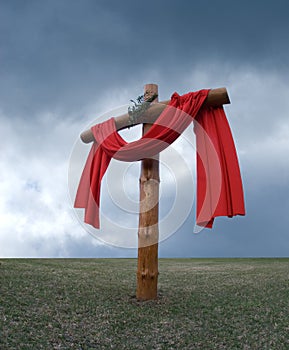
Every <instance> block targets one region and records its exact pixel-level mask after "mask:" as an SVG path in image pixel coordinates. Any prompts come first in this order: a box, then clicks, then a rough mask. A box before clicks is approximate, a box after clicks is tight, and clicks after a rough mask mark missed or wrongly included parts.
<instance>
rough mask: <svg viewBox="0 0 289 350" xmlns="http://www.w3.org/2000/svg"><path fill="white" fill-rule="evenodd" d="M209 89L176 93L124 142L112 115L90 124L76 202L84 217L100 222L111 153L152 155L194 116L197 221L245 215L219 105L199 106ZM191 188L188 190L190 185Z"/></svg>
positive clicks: (118, 155) (232, 147) (227, 130)
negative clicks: (135, 137)
mask: <svg viewBox="0 0 289 350" xmlns="http://www.w3.org/2000/svg"><path fill="white" fill-rule="evenodd" d="M208 92H209V90H200V91H197V92H190V93H187V94H185V95H182V96H180V95H178V94H177V93H174V94H173V95H172V97H171V101H170V104H169V105H168V107H167V108H166V109H165V110H164V111H163V112H162V113H161V115H160V116H159V117H158V119H157V120H156V122H155V123H154V124H153V125H152V127H151V128H150V129H149V131H148V132H147V133H146V134H145V135H144V136H143V137H142V138H141V139H139V140H137V141H134V142H131V143H127V142H126V141H125V140H124V139H123V138H122V137H121V136H120V135H119V133H118V132H117V130H116V127H115V122H114V119H113V118H111V119H109V120H107V121H105V122H104V123H101V124H97V125H95V126H93V127H92V128H91V130H92V132H93V135H94V138H95V142H94V144H93V146H92V148H91V150H90V153H89V155H88V159H87V161H86V164H85V167H84V169H83V173H82V176H81V179H80V183H79V186H78V190H77V194H76V198H75V203H74V207H75V208H84V209H85V215H84V221H85V222H86V223H88V224H90V225H92V226H94V227H95V228H99V227H100V220H99V205H100V186H101V180H102V177H103V176H104V174H105V172H106V170H107V167H108V165H109V163H110V160H111V158H115V159H118V160H121V161H127V162H131V161H137V160H141V159H144V158H149V157H153V156H154V155H156V154H157V153H159V152H161V151H162V150H164V149H165V148H166V147H168V146H169V145H170V144H171V143H173V142H174V141H175V140H176V139H177V138H178V137H179V136H180V134H181V133H182V132H183V131H184V130H185V129H186V128H187V127H188V125H189V124H190V123H191V122H192V121H193V120H194V124H195V126H194V131H195V134H196V144H197V220H196V221H197V225H200V226H205V227H212V225H213V221H214V218H215V217H217V216H229V217H232V216H234V215H244V214H245V207H244V196H243V188H242V180H241V175H240V169H239V164H238V158H237V154H236V150H235V145H234V141H233V138H232V134H231V130H230V127H229V124H228V122H227V118H226V115H225V113H224V110H223V108H222V107H217V108H212V107H206V106H203V107H202V105H203V103H204V101H205V99H206V97H207V95H208ZM188 190H189V189H188Z"/></svg>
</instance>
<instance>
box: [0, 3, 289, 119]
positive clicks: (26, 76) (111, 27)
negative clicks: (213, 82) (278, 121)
mask: <svg viewBox="0 0 289 350" xmlns="http://www.w3.org/2000/svg"><path fill="white" fill-rule="evenodd" d="M287 13H288V5H287V2H286V1H274V2H273V1H263V2H262V3H259V2H252V1H243V2H232V1H218V2H214V1H208V0H206V1H201V2H194V1H180V2H175V1H147V2H146V3H143V2H140V1H126V2H125V3H122V2H119V1H92V0H85V1H81V2H71V1H54V0H51V1H29V2H26V1H1V4H0V50H1V51H0V52H1V56H0V59H1V66H0V74H1V87H0V105H1V109H2V111H4V113H6V114H9V115H11V116H12V115H18V116H19V115H21V117H22V118H23V117H24V116H26V117H33V116H34V117H35V113H37V112H39V111H40V110H50V111H51V110H62V111H64V112H66V113H69V112H70V113H71V112H72V111H77V112H79V111H81V110H82V108H84V106H85V105H86V104H88V103H91V101H95V100H97V99H98V98H99V97H100V96H101V95H102V92H103V91H104V90H109V89H110V88H112V87H118V88H120V87H121V86H122V87H123V86H128V85H133V84H135V83H136V82H138V83H137V84H139V81H142V80H143V79H144V77H145V76H149V73H148V72H151V71H157V72H158V75H160V76H162V75H170V76H177V75H178V74H179V72H180V71H181V70H185V69H191V68H192V67H193V66H194V65H196V64H197V63H198V62H206V61H212V60H217V61H221V62H223V63H224V64H231V65H233V66H234V67H236V66H238V64H239V63H240V62H242V64H244V63H246V62H248V63H250V64H252V63H253V64H257V65H258V66H264V68H268V67H270V68H274V67H275V68H276V69H280V68H281V69H282V68H283V69H284V68H286V69H287V67H288V63H287V56H288V49H286V47H285V43H286V41H287V33H288V27H289V24H288V20H287Z"/></svg>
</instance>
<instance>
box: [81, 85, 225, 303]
mask: <svg viewBox="0 0 289 350" xmlns="http://www.w3.org/2000/svg"><path fill="white" fill-rule="evenodd" d="M154 94H157V95H158V85H156V84H146V85H145V87H144V96H145V98H146V99H149V97H151V96H152V95H154ZM156 102H158V98H156V99H155V100H154V101H153V102H152V103H151V105H150V107H149V108H148V109H147V110H146V111H145V112H144V113H143V114H142V115H141V116H140V117H139V118H138V119H137V120H136V121H135V122H134V124H132V122H131V119H130V116H129V114H128V113H126V114H123V115H121V116H119V117H116V118H114V119H115V125H116V129H117V130H122V129H125V128H128V127H131V126H133V125H137V124H143V131H142V133H143V135H144V134H145V133H146V132H147V131H148V130H149V129H150V127H151V125H152V124H153V123H154V121H155V120H156V119H157V118H158V116H159V115H160V113H161V112H162V111H163V110H164V109H165V108H166V106H167V105H168V104H169V102H170V100H167V101H162V102H161V103H156ZM227 103H230V100H229V97H228V94H227V90H226V89H225V88H219V89H212V90H210V91H209V94H208V96H207V99H206V100H205V102H204V104H206V105H207V106H214V107H215V106H220V105H223V104H227ZM81 139H82V141H83V142H85V143H89V142H92V141H93V140H94V137H93V135H92V132H91V130H87V131H85V132H83V133H82V134H81ZM139 180H140V182H139V186H140V211H139V228H138V269H137V289H136V297H137V299H138V300H153V299H156V298H157V285H158V274H159V272H158V241H159V227H158V222H159V220H158V218H159V205H158V204H159V183H160V178H159V154H157V155H156V156H154V158H149V159H143V160H142V161H141V173H140V179H139Z"/></svg>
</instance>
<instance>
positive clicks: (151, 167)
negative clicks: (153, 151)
mask: <svg viewBox="0 0 289 350" xmlns="http://www.w3.org/2000/svg"><path fill="white" fill-rule="evenodd" d="M144 93H145V94H146V97H147V98H148V97H150V96H151V95H152V94H158V86H157V85H156V84H146V85H145V87H144ZM155 101H156V102H157V101H158V99H156V100H155ZM150 127H151V124H143V134H145V133H146V132H147V131H148V130H149V129H150ZM159 182H160V178H159V155H156V156H155V157H154V159H143V160H142V162H141V174H140V214H139V229H138V270H137V290H136V297H137V299H138V300H152V299H156V298H157V285H158V240H159V228H158V219H159V205H158V204H159Z"/></svg>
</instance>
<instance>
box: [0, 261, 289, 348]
mask: <svg viewBox="0 0 289 350" xmlns="http://www.w3.org/2000/svg"><path fill="white" fill-rule="evenodd" d="M159 270H160V276H159V294H160V296H159V299H158V301H155V302H143V303H139V302H137V301H136V299H135V297H134V294H135V288H136V286H135V279H136V277H135V271H136V260H134V259H87V260H83V259H67V260H56V259H51V260H46V259H23V260H18V259H11V260H9V259H2V260H0V283H1V284H0V333H1V334H0V349H1V350H6V349H9V350H10V349H11V350H12V349H17V350H18V349H20V350H26V349H36V350H38V349H77V350H80V349H117V350H122V349H130V350H133V349H146V350H149V349H230V350H231V349H276V350H281V349H289V259H183V260H182V259H168V260H167V259H164V260H160V263H159Z"/></svg>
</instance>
